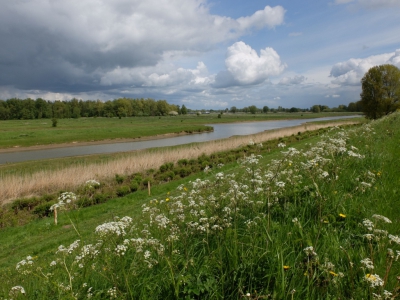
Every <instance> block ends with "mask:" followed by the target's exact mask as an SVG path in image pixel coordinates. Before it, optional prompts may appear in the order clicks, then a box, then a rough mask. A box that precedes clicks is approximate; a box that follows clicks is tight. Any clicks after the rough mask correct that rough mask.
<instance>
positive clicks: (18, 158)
mask: <svg viewBox="0 0 400 300" xmlns="http://www.w3.org/2000/svg"><path fill="white" fill-rule="evenodd" d="M354 117H357V116H341V117H326V118H318V119H302V120H283V121H262V122H248V123H233V124H209V126H212V127H214V131H213V132H209V133H202V134H192V135H184V136H177V137H171V138H165V139H159V140H151V141H137V142H125V143H112V144H102V145H91V146H74V147H65V148H55V149H45V150H30V151H22V152H14V153H0V164H5V163H14V162H22V161H27V160H40V159H49V158H60V157H69V156H80V155H89V154H100V153H115V152H125V151H132V150H139V149H146V148H156V147H166V146H175V145H182V144H189V143H195V142H205V141H211V140H217V139H222V138H227V137H231V136H233V135H248V134H254V133H258V132H262V131H265V130H271V129H278V128H285V127H292V126H297V125H300V124H303V123H305V122H310V121H316V120H318V121H325V120H326V121H328V120H334V119H346V118H354Z"/></svg>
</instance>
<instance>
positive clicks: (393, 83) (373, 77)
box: [360, 65, 400, 119]
mask: <svg viewBox="0 0 400 300" xmlns="http://www.w3.org/2000/svg"><path fill="white" fill-rule="evenodd" d="M361 87H362V92H361V94H360V96H361V105H362V111H363V113H364V114H365V116H366V117H367V118H368V119H378V118H380V117H382V116H384V115H387V114H389V113H391V112H393V111H395V110H396V109H398V108H399V107H400V69H399V68H397V67H395V66H393V65H381V66H375V67H372V68H371V69H369V70H368V72H367V73H365V75H364V77H363V78H362V79H361Z"/></svg>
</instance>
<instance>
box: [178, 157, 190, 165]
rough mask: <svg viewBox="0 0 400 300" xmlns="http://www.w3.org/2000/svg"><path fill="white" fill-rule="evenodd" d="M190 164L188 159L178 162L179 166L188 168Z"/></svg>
mask: <svg viewBox="0 0 400 300" xmlns="http://www.w3.org/2000/svg"><path fill="white" fill-rule="evenodd" d="M188 163H189V161H188V160H187V159H186V158H184V159H180V160H178V166H186V165H187V164H188Z"/></svg>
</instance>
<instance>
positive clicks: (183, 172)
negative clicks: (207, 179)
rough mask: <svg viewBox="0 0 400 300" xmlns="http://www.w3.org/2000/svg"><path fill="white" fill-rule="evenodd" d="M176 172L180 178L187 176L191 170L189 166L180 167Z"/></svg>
mask: <svg viewBox="0 0 400 300" xmlns="http://www.w3.org/2000/svg"><path fill="white" fill-rule="evenodd" d="M176 173H177V174H179V176H181V177H182V178H184V177H187V176H189V175H190V174H191V173H192V170H191V169H189V168H180V169H178V170H177V171H176Z"/></svg>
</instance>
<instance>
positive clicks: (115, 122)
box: [0, 113, 354, 148]
mask: <svg viewBox="0 0 400 300" xmlns="http://www.w3.org/2000/svg"><path fill="white" fill-rule="evenodd" d="M352 114H354V113H352ZM352 114H350V113H318V114H311V113H304V114H300V113H291V114H288V113H277V114H257V115H250V114H227V115H223V117H222V118H217V114H210V115H200V116H196V115H185V116H178V117H136V118H122V119H118V118H80V119H60V120H58V125H57V127H55V128H52V127H51V120H48V119H40V120H10V121H0V148H10V147H16V146H18V147H28V146H35V145H49V144H60V143H72V142H85V141H101V140H107V139H134V138H139V137H148V136H156V135H162V134H167V133H179V132H182V131H186V132H189V131H200V130H204V129H205V127H204V125H205V124H209V123H229V122H241V121H264V120H278V119H305V118H318V117H324V116H340V115H352Z"/></svg>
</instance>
